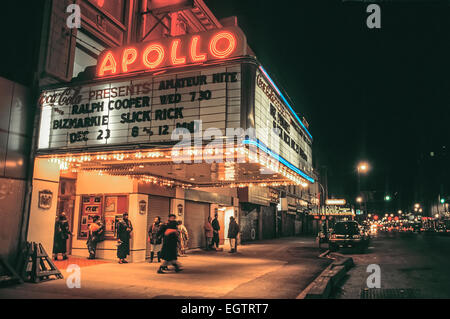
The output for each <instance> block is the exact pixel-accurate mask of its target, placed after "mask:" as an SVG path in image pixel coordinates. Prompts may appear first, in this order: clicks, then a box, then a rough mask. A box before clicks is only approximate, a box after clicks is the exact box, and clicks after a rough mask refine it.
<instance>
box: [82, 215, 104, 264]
mask: <svg viewBox="0 0 450 319" xmlns="http://www.w3.org/2000/svg"><path fill="white" fill-rule="evenodd" d="M92 221H93V223H92V224H90V225H89V236H88V240H87V242H86V244H87V247H88V250H89V257H88V259H95V253H96V252H97V244H98V243H99V242H100V241H102V239H103V236H104V233H105V226H104V225H103V223H102V222H101V220H100V216H97V215H96V216H94V217H92Z"/></svg>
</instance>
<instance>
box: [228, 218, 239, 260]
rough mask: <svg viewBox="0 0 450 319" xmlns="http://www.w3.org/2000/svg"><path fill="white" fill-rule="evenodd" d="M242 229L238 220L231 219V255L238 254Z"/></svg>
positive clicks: (229, 230)
mask: <svg viewBox="0 0 450 319" xmlns="http://www.w3.org/2000/svg"><path fill="white" fill-rule="evenodd" d="M239 231H240V228H239V225H238V223H237V222H236V219H234V217H233V216H231V217H230V225H229V226H228V238H229V239H230V251H229V252H230V253H235V252H237V237H238V234H239Z"/></svg>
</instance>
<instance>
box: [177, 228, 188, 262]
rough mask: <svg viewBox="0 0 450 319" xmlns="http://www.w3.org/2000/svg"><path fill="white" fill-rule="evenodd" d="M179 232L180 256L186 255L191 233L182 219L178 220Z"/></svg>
mask: <svg viewBox="0 0 450 319" xmlns="http://www.w3.org/2000/svg"><path fill="white" fill-rule="evenodd" d="M178 234H179V236H180V242H179V245H178V255H179V256H180V257H186V256H187V255H186V248H187V247H188V241H189V233H188V230H187V228H186V226H184V225H183V222H182V221H181V220H179V221H178Z"/></svg>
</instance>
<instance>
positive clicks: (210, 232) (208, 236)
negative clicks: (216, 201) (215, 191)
mask: <svg viewBox="0 0 450 319" xmlns="http://www.w3.org/2000/svg"><path fill="white" fill-rule="evenodd" d="M204 229H205V236H206V250H211V249H212V246H211V245H212V238H213V234H214V229H213V227H212V225H211V216H208V219H207V220H205V225H204Z"/></svg>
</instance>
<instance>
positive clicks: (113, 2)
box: [88, 0, 125, 24]
mask: <svg viewBox="0 0 450 319" xmlns="http://www.w3.org/2000/svg"><path fill="white" fill-rule="evenodd" d="M88 1H89V2H90V3H92V4H93V5H95V6H96V7H97V8H99V9H100V10H101V11H103V12H104V13H106V14H109V15H110V16H112V17H113V18H114V19H116V20H117V21H119V22H121V23H122V24H124V23H125V3H124V0H88Z"/></svg>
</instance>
